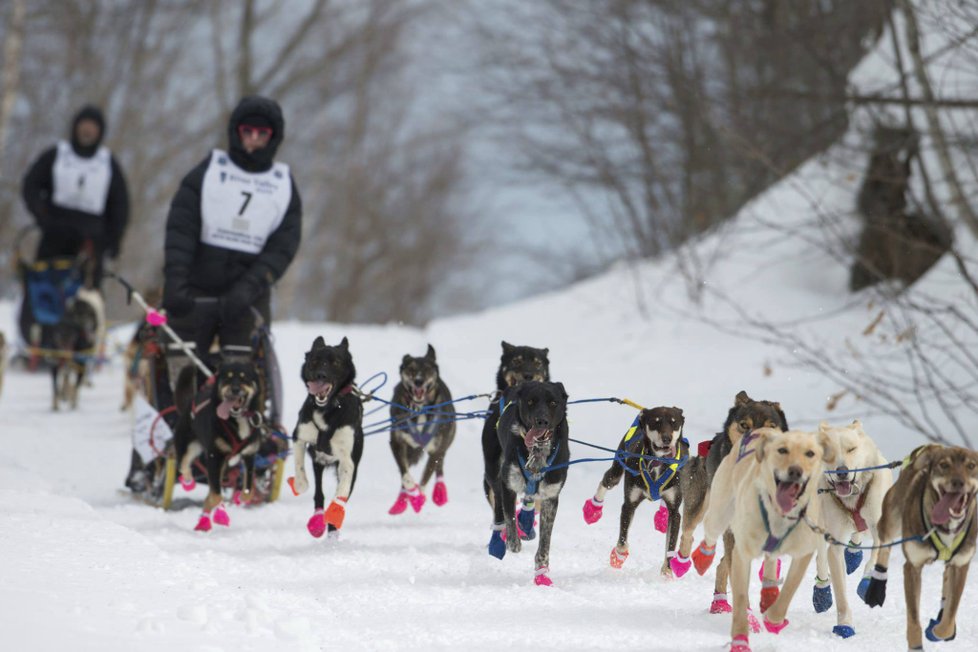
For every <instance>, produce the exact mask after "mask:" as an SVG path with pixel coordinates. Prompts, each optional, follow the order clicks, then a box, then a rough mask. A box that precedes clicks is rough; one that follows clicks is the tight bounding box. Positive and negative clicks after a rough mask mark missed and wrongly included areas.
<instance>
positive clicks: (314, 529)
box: [306, 509, 326, 539]
mask: <svg viewBox="0 0 978 652" xmlns="http://www.w3.org/2000/svg"><path fill="white" fill-rule="evenodd" d="M306 529H307V530H309V534H311V535H312V536H314V537H316V538H317V539H318V538H319V537H321V536H323V533H324V532H325V531H326V519H325V518H324V517H323V510H321V509H317V510H316V511H315V513H313V515H312V516H310V517H309V522H308V523H306Z"/></svg>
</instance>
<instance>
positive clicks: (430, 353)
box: [424, 344, 435, 362]
mask: <svg viewBox="0 0 978 652" xmlns="http://www.w3.org/2000/svg"><path fill="white" fill-rule="evenodd" d="M424 357H426V358H428V359H429V360H431V361H432V362H434V361H435V347H433V346H431V345H430V344H429V345H428V352H427V353H425V354H424Z"/></svg>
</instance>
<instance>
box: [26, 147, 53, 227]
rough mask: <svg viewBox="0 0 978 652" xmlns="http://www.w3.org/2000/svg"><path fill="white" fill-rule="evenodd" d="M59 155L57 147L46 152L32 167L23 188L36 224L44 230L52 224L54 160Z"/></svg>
mask: <svg viewBox="0 0 978 652" xmlns="http://www.w3.org/2000/svg"><path fill="white" fill-rule="evenodd" d="M57 154H58V150H57V148H56V147H52V148H51V149H48V150H45V151H44V153H42V154H41V155H40V156H39V157H38V158H37V160H36V161H34V164H33V165H31V167H30V169H29V170H28V171H27V174H26V175H24V182H23V184H22V186H21V195H22V196H23V197H24V203H25V204H26V205H27V210H28V211H30V214H31V215H32V216H33V217H34V222H35V223H36V224H37V225H38V226H39V227H41V228H42V229H44V228H45V227H46V226H47V225H48V223H49V222H50V220H51V218H52V215H51V195H52V193H53V192H54V177H53V173H52V170H53V169H54V159H55V157H56V156H57Z"/></svg>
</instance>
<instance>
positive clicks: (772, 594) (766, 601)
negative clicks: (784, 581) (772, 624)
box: [761, 586, 781, 613]
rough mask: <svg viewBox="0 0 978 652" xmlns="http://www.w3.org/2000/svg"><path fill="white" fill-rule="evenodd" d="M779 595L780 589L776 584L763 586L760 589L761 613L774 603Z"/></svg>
mask: <svg viewBox="0 0 978 652" xmlns="http://www.w3.org/2000/svg"><path fill="white" fill-rule="evenodd" d="M779 595H781V589H779V588H778V587H776V586H765V587H764V588H762V589H761V613H764V612H765V611H767V610H768V609H769V608H770V607H771V605H772V604H774V603H775V602H776V601H777V599H778V596H779Z"/></svg>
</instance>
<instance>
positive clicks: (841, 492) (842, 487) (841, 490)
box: [835, 482, 852, 498]
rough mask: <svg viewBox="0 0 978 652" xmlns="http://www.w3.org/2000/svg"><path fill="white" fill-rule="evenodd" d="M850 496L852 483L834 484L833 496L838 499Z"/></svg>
mask: <svg viewBox="0 0 978 652" xmlns="http://www.w3.org/2000/svg"><path fill="white" fill-rule="evenodd" d="M851 494H852V483H851V482H836V483H835V495H837V496H838V497H839V498H845V497H846V496H849V495H851Z"/></svg>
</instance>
